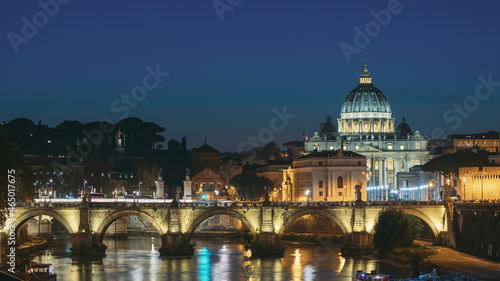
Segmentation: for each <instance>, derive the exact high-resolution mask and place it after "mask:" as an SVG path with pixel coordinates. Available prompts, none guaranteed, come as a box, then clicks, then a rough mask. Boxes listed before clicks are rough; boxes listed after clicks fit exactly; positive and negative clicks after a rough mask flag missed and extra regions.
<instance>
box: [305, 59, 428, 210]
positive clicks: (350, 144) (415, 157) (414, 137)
mask: <svg viewBox="0 0 500 281" xmlns="http://www.w3.org/2000/svg"><path fill="white" fill-rule="evenodd" d="M337 128H338V130H337ZM337 128H336V127H335V125H334V124H333V122H332V118H331V117H330V116H327V118H326V121H325V122H324V123H321V124H320V128H319V131H318V132H315V133H314V135H313V136H312V137H309V138H306V140H305V142H304V149H305V154H309V153H313V152H321V151H337V150H339V149H340V150H344V151H353V152H355V153H357V154H360V155H363V156H365V157H366V158H367V161H366V177H367V180H368V183H367V185H368V186H367V187H366V192H367V199H368V200H394V199H398V198H399V194H400V193H401V192H402V191H403V190H404V189H405V188H410V187H406V186H397V183H398V181H397V174H398V172H408V171H409V168H410V167H413V166H415V165H423V164H424V163H425V162H427V161H428V160H429V152H428V149H427V140H426V138H425V137H424V136H422V135H421V134H420V132H419V131H414V132H413V131H412V130H411V127H410V126H409V125H408V124H407V123H406V120H405V118H404V117H403V118H402V120H401V123H399V125H397V126H395V120H394V118H392V111H391V106H390V105H389V101H388V100H387V98H386V97H385V95H384V94H383V93H382V92H381V91H380V90H379V89H377V88H376V87H375V86H374V85H373V83H372V77H371V75H370V73H369V72H368V68H367V66H366V64H365V65H364V70H363V72H362V74H361V77H360V78H359V84H358V86H357V87H356V88H354V89H353V90H352V91H351V92H350V93H349V94H348V95H347V97H346V98H345V100H344V103H343V104H342V108H341V111H340V118H338V119H337ZM423 188H425V187H423Z"/></svg>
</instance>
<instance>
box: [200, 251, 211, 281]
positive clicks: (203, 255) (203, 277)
mask: <svg viewBox="0 0 500 281" xmlns="http://www.w3.org/2000/svg"><path fill="white" fill-rule="evenodd" d="M211 255H212V253H211V252H210V250H209V249H207V247H203V248H202V249H201V250H200V252H199V254H198V280H200V281H210V280H211V279H212V265H211V264H210V256H211Z"/></svg>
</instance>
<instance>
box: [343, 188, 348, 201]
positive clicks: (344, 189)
mask: <svg viewBox="0 0 500 281" xmlns="http://www.w3.org/2000/svg"><path fill="white" fill-rule="evenodd" d="M346 190H347V186H345V185H344V187H343V188H342V202H344V201H345V192H346Z"/></svg>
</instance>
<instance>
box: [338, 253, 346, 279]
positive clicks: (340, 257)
mask: <svg viewBox="0 0 500 281" xmlns="http://www.w3.org/2000/svg"><path fill="white" fill-rule="evenodd" d="M344 265H345V258H344V257H343V256H342V255H339V267H338V268H337V276H338V275H339V274H340V273H341V272H342V270H343V269H344Z"/></svg>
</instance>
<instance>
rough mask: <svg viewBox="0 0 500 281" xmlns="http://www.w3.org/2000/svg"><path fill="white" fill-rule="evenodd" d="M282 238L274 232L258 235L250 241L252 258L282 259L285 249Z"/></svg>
mask: <svg viewBox="0 0 500 281" xmlns="http://www.w3.org/2000/svg"><path fill="white" fill-rule="evenodd" d="M280 240H281V239H280V237H279V236H278V235H277V234H276V233H274V232H261V233H258V234H257V235H256V237H255V239H254V240H252V241H250V250H252V257H282V256H283V253H284V252H285V247H283V246H281V243H280Z"/></svg>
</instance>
